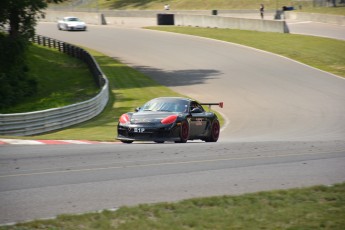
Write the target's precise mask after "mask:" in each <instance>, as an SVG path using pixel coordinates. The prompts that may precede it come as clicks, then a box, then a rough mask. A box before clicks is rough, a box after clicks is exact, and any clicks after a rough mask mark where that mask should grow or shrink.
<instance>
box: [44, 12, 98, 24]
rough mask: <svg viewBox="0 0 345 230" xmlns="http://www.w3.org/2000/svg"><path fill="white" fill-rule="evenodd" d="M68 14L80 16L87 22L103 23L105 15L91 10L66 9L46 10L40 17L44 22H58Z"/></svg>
mask: <svg viewBox="0 0 345 230" xmlns="http://www.w3.org/2000/svg"><path fill="white" fill-rule="evenodd" d="M67 16H74V17H78V18H79V19H80V20H82V21H84V22H85V23H87V24H93V25H103V24H104V16H103V15H102V14H101V13H92V12H91V13H90V12H64V11H45V16H44V17H41V18H40V21H43V22H57V21H58V20H59V19H62V18H63V17H67Z"/></svg>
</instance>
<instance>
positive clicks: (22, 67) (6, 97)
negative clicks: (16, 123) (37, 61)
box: [0, 33, 37, 109]
mask: <svg viewBox="0 0 345 230" xmlns="http://www.w3.org/2000/svg"><path fill="white" fill-rule="evenodd" d="M27 45H28V41H26V40H24V39H20V38H18V39H13V38H10V37H9V36H8V35H6V34H1V33H0V109H3V108H7V107H10V106H12V105H14V104H16V103H18V102H19V101H21V100H23V99H24V98H25V97H27V96H31V95H34V94H35V93H36V92H37V82H36V80H35V79H34V78H31V77H29V74H28V67H27V65H26V60H25V53H26V51H27Z"/></svg>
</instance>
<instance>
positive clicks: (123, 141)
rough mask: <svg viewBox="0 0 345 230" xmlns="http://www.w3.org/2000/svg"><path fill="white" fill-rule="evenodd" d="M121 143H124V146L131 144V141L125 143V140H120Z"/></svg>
mask: <svg viewBox="0 0 345 230" xmlns="http://www.w3.org/2000/svg"><path fill="white" fill-rule="evenodd" d="M121 142H122V143H125V144H131V143H133V141H126V140H121Z"/></svg>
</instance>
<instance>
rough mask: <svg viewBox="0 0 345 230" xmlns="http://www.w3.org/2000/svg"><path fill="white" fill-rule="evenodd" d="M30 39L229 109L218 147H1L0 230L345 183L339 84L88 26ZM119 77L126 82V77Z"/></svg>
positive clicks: (219, 51)
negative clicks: (106, 61)
mask: <svg viewBox="0 0 345 230" xmlns="http://www.w3.org/2000/svg"><path fill="white" fill-rule="evenodd" d="M37 33H38V34H41V35H45V36H49V37H53V38H56V39H59V40H62V41H66V42H70V43H74V44H77V45H81V46H86V47H90V48H92V49H95V50H98V51H100V52H102V53H104V54H106V55H109V56H111V57H114V58H116V59H118V60H121V61H122V62H124V63H127V64H128V65H130V66H132V67H133V68H136V69H138V70H140V71H142V72H144V73H146V74H148V75H149V76H151V77H152V78H154V79H155V80H156V81H158V82H160V83H161V84H163V85H167V86H169V87H171V88H172V89H173V90H175V91H178V92H180V93H183V94H185V95H187V96H190V97H193V98H195V99H197V100H199V101H201V102H218V101H224V105H225V107H224V109H222V110H219V111H220V112H221V113H222V114H223V115H224V117H225V118H226V121H227V122H226V125H225V127H223V129H222V132H221V138H220V141H219V142H217V143H203V142H198V141H195V142H189V143H187V144H170V143H166V144H153V143H138V144H131V145H125V144H116V145H106V144H95V145H57V146H51V145H44V146H6V145H5V146H1V147H0V164H1V167H0V223H1V224H4V223H11V222H16V221H25V220H30V219H35V218H50V217H53V216H55V215H57V214H61V213H82V212H88V211H96V210H100V209H104V208H107V209H112V208H117V207H119V206H121V205H135V204H139V203H152V202H161V201H177V200H181V199H186V198H191V197H202V196H212V195H224V194H241V193H245V192H254V191H261V190H271V189H285V188H291V187H300V186H309V185H316V184H333V183H338V182H343V181H344V179H345V170H344V168H345V119H344V116H345V115H344V114H345V103H344V98H345V90H344V89H345V80H344V79H342V78H339V77H337V76H334V75H331V74H329V73H325V72H322V71H320V70H317V69H314V68H311V67H308V66H305V65H303V64H300V63H297V62H294V61H292V60H289V59H286V58H283V57H280V56H277V55H273V54H270V53H266V52H262V51H259V50H255V49H251V48H247V47H243V46H239V45H235V44H230V43H224V42H219V41H214V40H209V39H203V38H198V37H192V36H185V35H177V34H171V33H163V32H157V31H149V30H144V29H135V28H116V27H111V26H89V30H88V31H87V32H65V31H58V30H57V28H56V25H55V24H54V23H41V24H39V26H38V29H37ZM123 77H126V76H123Z"/></svg>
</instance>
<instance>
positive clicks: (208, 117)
mask: <svg viewBox="0 0 345 230" xmlns="http://www.w3.org/2000/svg"><path fill="white" fill-rule="evenodd" d="M202 105H208V106H211V105H219V106H220V107H221V108H222V107H223V102H220V103H198V102H196V101H194V100H191V99H188V98H180V97H160V98H155V99H152V100H151V101H149V102H147V103H146V104H144V105H143V106H142V107H139V108H137V109H136V110H135V112H128V113H125V114H123V115H121V117H120V119H119V123H118V126H117V133H118V136H117V139H118V140H120V141H122V142H124V143H132V142H133V141H154V142H157V143H163V142H164V141H175V142H177V143H186V142H187V141H188V140H195V139H201V140H204V141H207V142H216V141H217V140H218V137H219V132H220V126H219V121H218V118H217V115H216V114H214V113H212V112H207V111H205V110H204V108H203V107H202Z"/></svg>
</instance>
